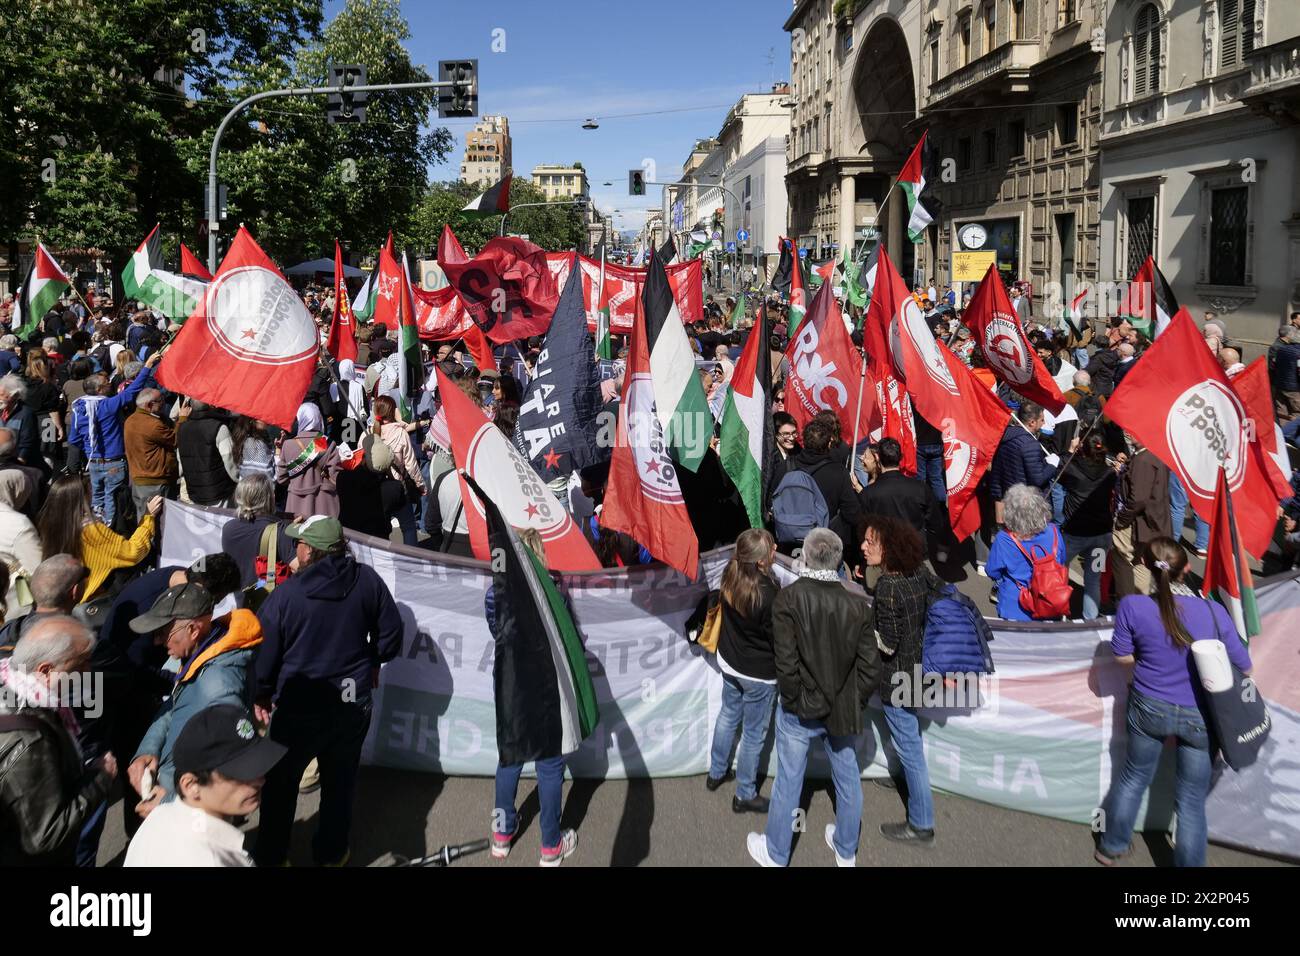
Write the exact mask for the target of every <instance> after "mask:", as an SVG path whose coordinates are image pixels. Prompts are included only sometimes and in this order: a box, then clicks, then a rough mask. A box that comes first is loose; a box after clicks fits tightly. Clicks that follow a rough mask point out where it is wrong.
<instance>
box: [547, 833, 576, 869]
mask: <svg viewBox="0 0 1300 956" xmlns="http://www.w3.org/2000/svg"><path fill="white" fill-rule="evenodd" d="M577 848H578V834H577V833H575V832H574V831H573V830H565V831H564V832H563V833H561V834H560V845H559V846H552V847H542V856H541V859H540V860H538V861H537V865H538V866H559V865H560V864H561V863H563V862H564V861H565V860H566V859H567V858H568V857H569V856H571V855H572V854H573V851H574V850H576V849H577Z"/></svg>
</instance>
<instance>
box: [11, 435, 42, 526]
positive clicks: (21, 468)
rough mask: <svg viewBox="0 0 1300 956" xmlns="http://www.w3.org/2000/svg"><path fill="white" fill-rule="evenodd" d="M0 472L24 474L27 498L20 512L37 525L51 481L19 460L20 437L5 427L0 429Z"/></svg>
mask: <svg viewBox="0 0 1300 956" xmlns="http://www.w3.org/2000/svg"><path fill="white" fill-rule="evenodd" d="M0 471H18V472H21V473H22V474H23V477H24V478H25V479H26V481H27V498H26V499H25V501H24V503H23V506H22V508H20V509H19V510H20V511H21V512H22V513H23V514H25V515H26V516H27V517H28V518H30V519H31V521H32V523H33V524H35V522H36V516H37V515H38V514H39V513H40V510H41V505H43V504H45V492H46V491H47V490H48V487H47V486H48V483H49V479H48V477H47V476H46V474H45V472H43V471H42V470H41V469H39V468H33V467H32V466H31V465H25V464H23V463H22V462H21V461H19V460H18V436H17V434H15V433H14V432H13V431H12V430H11V429H8V428H4V427H0Z"/></svg>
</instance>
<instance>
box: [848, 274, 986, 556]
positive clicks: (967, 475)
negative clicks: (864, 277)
mask: <svg viewBox="0 0 1300 956" xmlns="http://www.w3.org/2000/svg"><path fill="white" fill-rule="evenodd" d="M882 293H883V294H884V295H885V296H887V297H888V300H889V301H890V302H892V303H895V304H897V306H898V311H897V312H895V313H894V315H893V316H892V317H891V318H890V321H889V344H890V349H889V354H890V355H892V356H893V362H894V369H895V372H896V373H897V375H898V377H899V378H900V379H901V380H902V381H903V382H904V383H905V384H906V386H907V391H908V392H909V393H910V394H911V396H912V402H913V403H914V404H915V406H916V410H917V411H918V412H920V413H921V416H922V417H923V418H924V419H925V420H926V421H928V422H930V423H931V424H932V425H934V426H935V427H937V428H938V429H939V431H940V432H941V433H942V435H943V462H944V483H945V484H946V485H947V488H948V521H949V523H950V524H951V525H952V530H953V533H954V534H956V536H957V540H958V541H962V540H964V539H965V538H966V537H968V536H969V535H970V534H971V533H972V532H974V531H976V530H978V529H979V526H980V514H979V505H978V503H977V502H976V500H975V486H976V485H978V484H979V480H980V478H982V477H983V476H984V472H985V471H987V470H988V466H989V463H990V462H991V461H992V460H993V453H994V452H995V451H996V450H997V447H998V443H999V442H1000V441H1001V440H1002V433H1003V432H1004V431H1006V427H1007V422H1008V421H1009V420H1010V418H1011V412H1010V410H1009V409H1008V408H1007V407H1006V406H1005V405H1003V404H1002V403H1001V402H1000V401H998V399H997V397H996V396H995V395H994V394H993V393H992V392H990V391H989V390H988V389H987V388H984V387H983V386H982V385H980V383H979V382H978V381H976V379H975V377H974V376H973V375H971V373H970V370H969V369H968V368H966V366H965V365H964V364H963V363H962V361H961V359H959V358H957V356H955V355H953V353H952V351H951V350H950V349H949V348H948V347H947V346H946V345H944V344H943V343H942V342H939V341H937V340H936V339H935V337H934V333H933V332H932V331H931V330H930V327H929V325H927V324H926V321H925V316H924V315H923V314H922V313H921V308H920V306H918V305H917V304H916V300H915V299H914V298H912V296H910V295H908V294H907V286H906V285H905V284H904V283H903V280H902V278H901V277H900V276H899V274H898V271H897V270H896V269H895V268H894V264H893V263H892V262H891V261H890V260H889V255H888V253H886V252H885V250H884V249H881V250H880V262H879V265H878V266H877V267H876V284H875V289H873V291H872V303H871V305H872V307H873V308H874V307H875V298H876V296H877V295H880V294H882ZM869 317H870V316H869Z"/></svg>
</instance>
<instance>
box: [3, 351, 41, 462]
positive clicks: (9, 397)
mask: <svg viewBox="0 0 1300 956" xmlns="http://www.w3.org/2000/svg"><path fill="white" fill-rule="evenodd" d="M26 398H27V383H26V382H25V381H23V380H22V378H21V377H19V376H18V375H17V374H15V373H13V372H10V373H9V374H8V375H6V376H4V377H3V378H0V424H3V425H4V427H5V428H7V429H9V430H10V431H11V432H13V433H14V435H15V437H16V438H17V440H18V449H17V454H18V460H19V461H21V462H22V463H23V464H24V465H31V466H32V467H33V468H40V469H41V470H42V471H44V470H45V469H46V464H45V459H44V458H42V457H41V430H40V428H38V427H37V425H36V416H35V415H33V414H32V410H31V409H30V408H28V407H27V405H26V404H25V401H26Z"/></svg>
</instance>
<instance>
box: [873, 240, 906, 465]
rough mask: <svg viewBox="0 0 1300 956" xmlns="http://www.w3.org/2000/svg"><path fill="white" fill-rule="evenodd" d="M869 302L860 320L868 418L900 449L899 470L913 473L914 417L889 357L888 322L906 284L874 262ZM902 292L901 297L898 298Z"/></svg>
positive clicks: (879, 432) (899, 306)
mask: <svg viewBox="0 0 1300 956" xmlns="http://www.w3.org/2000/svg"><path fill="white" fill-rule="evenodd" d="M875 276H876V277H875V282H874V283H873V288H872V289H871V290H868V291H870V292H871V302H870V304H869V305H868V306H867V314H866V318H865V319H864V320H863V324H862V342H863V345H864V346H865V347H866V350H867V363H868V367H869V368H870V373H869V374H870V376H871V378H872V379H873V380H874V381H875V386H876V405H875V409H874V411H875V413H876V417H873V419H872V422H871V429H872V431H871V434H872V435H873V436H874V435H876V434H877V433H878V434H879V437H880V438H893V439H894V440H896V441H897V442H898V444H899V446H900V447H901V448H902V450H903V461H902V466H901V467H900V469H899V470H900V471H902V472H903V473H904V474H905V475H915V474H916V420H915V419H914V418H913V417H912V399H911V396H909V395H908V394H907V389H906V388H905V387H904V385H903V383H902V382H900V381H899V380H898V378H897V377H896V376H895V375H894V367H893V365H892V364H891V363H890V361H889V322H890V319H891V318H892V317H893V316H895V315H897V314H898V310H899V309H901V308H902V307H903V302H902V300H903V299H905V298H907V297H908V296H907V288H906V286H901V285H900V286H895V284H894V283H893V282H892V281H891V280H890V278H889V277H888V276H884V275H882V273H881V272H880V268H879V266H878V265H877V268H876V273H875ZM900 296H901V298H900Z"/></svg>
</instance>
